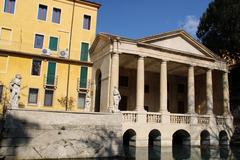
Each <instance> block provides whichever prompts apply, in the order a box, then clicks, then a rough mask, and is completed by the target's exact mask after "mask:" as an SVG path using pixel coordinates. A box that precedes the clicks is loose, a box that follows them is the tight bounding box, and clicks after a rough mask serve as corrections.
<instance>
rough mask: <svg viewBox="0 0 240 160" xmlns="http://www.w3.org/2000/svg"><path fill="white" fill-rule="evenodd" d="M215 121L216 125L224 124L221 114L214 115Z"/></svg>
mask: <svg viewBox="0 0 240 160" xmlns="http://www.w3.org/2000/svg"><path fill="white" fill-rule="evenodd" d="M216 123H217V125H225V124H226V118H225V117H223V116H216Z"/></svg>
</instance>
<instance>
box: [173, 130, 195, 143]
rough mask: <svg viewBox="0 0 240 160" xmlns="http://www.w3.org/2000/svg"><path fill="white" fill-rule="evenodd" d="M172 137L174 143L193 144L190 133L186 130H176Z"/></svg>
mask: <svg viewBox="0 0 240 160" xmlns="http://www.w3.org/2000/svg"><path fill="white" fill-rule="evenodd" d="M172 138H173V139H172V145H191V142H190V141H191V137H190V134H189V133H188V132H187V131H185V130H178V131H176V132H175V133H174V134H173V137H172Z"/></svg>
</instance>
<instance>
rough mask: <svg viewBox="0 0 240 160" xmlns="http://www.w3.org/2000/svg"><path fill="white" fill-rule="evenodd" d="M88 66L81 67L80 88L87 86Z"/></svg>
mask: <svg viewBox="0 0 240 160" xmlns="http://www.w3.org/2000/svg"><path fill="white" fill-rule="evenodd" d="M87 74H88V67H81V73H80V88H87Z"/></svg>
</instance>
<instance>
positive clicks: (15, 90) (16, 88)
mask: <svg viewBox="0 0 240 160" xmlns="http://www.w3.org/2000/svg"><path fill="white" fill-rule="evenodd" d="M21 79H22V77H21V75H20V74H16V75H15V78H14V79H12V80H11V82H10V84H9V89H10V106H11V108H12V109H15V108H18V100H19V98H20V85H21Z"/></svg>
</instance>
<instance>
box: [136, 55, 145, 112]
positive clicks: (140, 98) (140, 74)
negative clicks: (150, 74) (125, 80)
mask: <svg viewBox="0 0 240 160" xmlns="http://www.w3.org/2000/svg"><path fill="white" fill-rule="evenodd" d="M136 92H137V94H136V95H137V97H136V110H137V111H145V110H144V57H142V56H139V57H138V60H137V88H136Z"/></svg>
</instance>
